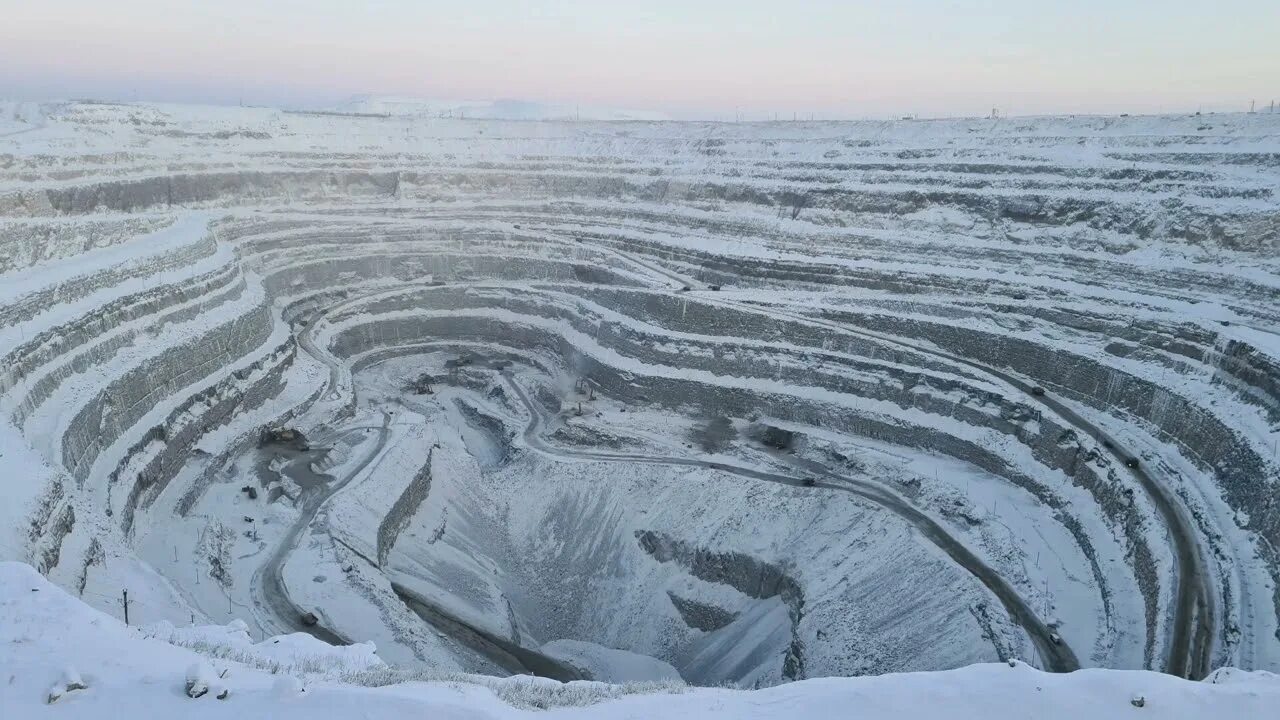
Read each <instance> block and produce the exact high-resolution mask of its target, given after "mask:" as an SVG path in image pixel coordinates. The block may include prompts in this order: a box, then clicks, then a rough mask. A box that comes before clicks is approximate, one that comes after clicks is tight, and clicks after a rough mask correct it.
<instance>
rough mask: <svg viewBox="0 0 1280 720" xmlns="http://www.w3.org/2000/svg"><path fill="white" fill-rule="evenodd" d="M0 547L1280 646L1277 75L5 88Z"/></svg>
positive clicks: (300, 573) (174, 567) (534, 653)
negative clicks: (959, 101) (1265, 109)
mask: <svg viewBox="0 0 1280 720" xmlns="http://www.w3.org/2000/svg"><path fill="white" fill-rule="evenodd" d="M0 128H2V129H0V133H3V136H0V462H2V463H3V464H4V468H5V470H6V475H5V477H4V482H3V484H0V500H3V502H0V558H6V559H17V560H22V561H25V562H28V563H29V564H31V565H33V566H35V567H36V568H37V570H38V571H39V572H40V573H42V574H43V575H45V576H46V577H48V578H49V579H50V580H51V581H52V582H54V583H55V584H57V585H58V586H59V587H62V588H64V589H66V590H67V591H69V592H71V593H74V594H75V595H77V596H78V597H80V598H81V599H83V600H84V601H85V602H86V603H88V604H90V605H92V606H93V607H95V608H97V609H99V610H102V611H105V612H107V613H109V614H112V615H115V616H117V617H119V616H121V615H122V607H121V602H120V599H121V596H122V593H123V592H124V591H126V590H127V591H128V593H129V597H130V603H131V611H130V612H131V617H132V619H133V621H134V622H135V623H138V622H141V623H155V622H161V621H164V622H169V623H171V624H172V625H174V626H175V627H181V626H187V625H191V624H197V625H201V624H210V623H212V624H217V625H221V624H226V623H228V622H230V621H231V620H232V619H233V618H239V619H242V620H243V621H244V623H245V625H246V630H247V632H248V633H249V635H250V636H251V637H252V638H253V639H255V640H257V641H261V640H262V639H264V638H268V637H274V636H278V635H284V634H289V633H306V634H309V635H311V636H313V639H315V640H317V641H324V642H326V643H343V644H348V645H349V646H350V647H354V648H359V647H361V643H364V642H372V643H374V645H375V646H376V647H377V652H378V656H379V657H381V658H382V659H383V660H385V661H388V662H390V663H393V664H394V665H395V666H396V667H397V668H399V671H404V672H426V671H428V670H429V671H431V672H438V673H445V672H463V673H485V674H490V675H495V676H497V675H509V674H523V673H535V674H538V675H542V676H546V677H550V678H555V679H559V680H575V679H581V678H592V679H596V680H601V679H607V680H611V681H618V682H626V681H628V680H641V679H652V678H668V677H673V676H675V675H679V676H680V677H681V678H683V679H684V680H685V681H687V682H689V683H691V684H696V685H711V686H716V685H722V684H731V685H738V686H744V687H763V686H769V685H776V684H780V683H786V682H789V681H793V680H802V679H808V678H818V677H826V676H833V675H869V674H877V673H889V672H899V673H900V672H909V671H920V670H941V669H949V668H958V667H962V666H966V665H969V664H973V663H984V662H994V661H1003V660H1007V659H1009V658H1021V659H1023V660H1025V661H1026V662H1027V663H1029V664H1031V665H1034V666H1035V667H1038V668H1043V669H1049V670H1056V671H1063V672H1066V671H1072V670H1075V669H1077V668H1088V667H1109V668H1123V669H1141V668H1145V669H1155V670H1163V671H1166V672H1169V673H1171V674H1174V675H1179V676H1187V677H1192V678H1197V679H1198V678H1202V677H1204V676H1206V675H1208V674H1209V673H1210V672H1211V671H1212V670H1213V669H1215V668H1218V667H1223V666H1236V667H1243V668H1246V669H1268V670H1276V669H1280V634H1278V629H1277V628H1278V623H1277V612H1278V608H1280V590H1277V583H1276V579H1277V577H1280V555H1277V550H1276V548H1277V547H1280V503H1277V501H1276V498H1277V496H1278V487H1280V480H1278V479H1277V468H1278V465H1277V455H1276V447H1277V445H1276V443H1277V440H1278V439H1280V373H1278V369H1280V340H1278V339H1277V338H1278V337H1280V335H1278V333H1280V327H1277V322H1276V318H1277V317H1280V273H1278V270H1280V262H1278V261H1277V248H1278V243H1280V206H1278V204H1277V199H1276V195H1275V193H1276V187H1278V186H1280V162H1278V161H1277V158H1278V157H1280V119H1277V118H1276V117H1268V116H1262V115H1257V116H1253V115H1239V116H1215V117H1209V116H1205V117H1163V118H1085V117H1078V118H1032V119H1012V120H1007V119H1006V120H999V121H990V120H952V121H938V122H909V121H908V122H895V123H870V122H863V123H815V124H807V123H765V124H735V125H718V124H704V123H662V122H628V123H595V122H582V123H576V122H516V121H502V120H492V121H470V120H468V121H462V120H456V119H448V120H446V119H439V118H435V117H424V116H422V114H420V113H417V114H409V115H405V116H397V115H391V116H385V117H383V116H368V115H363V116H343V115H337V114H327V115H326V114H297V113H289V112H283V111H277V110H272V109H263V108H255V109H241V108H191V107H173V106H155V105H109V104H93V103H66V104H55V105H31V104H23V105H5V106H3V107H2V108H0Z"/></svg>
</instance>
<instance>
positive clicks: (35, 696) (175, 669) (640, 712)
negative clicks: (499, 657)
mask: <svg viewBox="0 0 1280 720" xmlns="http://www.w3.org/2000/svg"><path fill="white" fill-rule="evenodd" d="M242 634H243V633H242V632H240V631H238V630H237V629H236V627H235V626H232V627H229V628H228V627H205V628H200V629H198V630H192V631H188V632H186V633H174V632H173V631H172V630H171V629H170V628H166V627H150V628H136V627H126V626H125V625H124V624H122V623H121V622H119V621H118V620H116V619H115V618H112V617H109V616H107V615H104V614H102V613H100V612H97V611H95V610H93V609H91V608H89V607H87V606H86V605H84V604H83V603H81V602H80V601H79V600H77V599H75V598H73V597H71V596H69V595H68V594H67V593H65V592H64V591H62V590H61V589H59V588H57V587H56V586H54V585H52V584H50V583H49V582H48V581H46V580H45V579H44V578H42V577H41V576H40V575H39V574H37V573H36V572H35V571H34V570H33V569H32V568H30V567H29V566H26V565H22V564H19V563H0V647H3V648H4V651H3V653H0V677H2V678H4V682H0V708H3V710H4V714H5V717H6V718H14V719H15V720H16V719H17V718H36V717H44V716H46V715H49V713H51V712H53V713H56V714H57V716H58V717H64V718H86V719H89V720H105V719H106V718H141V717H175V718H176V717H181V718H201V717H227V716H228V714H235V715H237V716H239V717H264V718H265V717H270V718H280V719H281V720H284V719H287V718H306V720H317V719H325V718H354V717H360V718H368V719H369V720H380V719H382V718H387V719H388V720H390V719H391V718H396V719H399V718H405V717H432V718H457V719H459V720H464V719H466V720H470V719H475V720H480V719H482V718H494V719H497V718H518V717H556V718H558V717H564V718H634V717H682V718H704V717H705V718H735V719H745V718H770V719H772V718H779V717H805V718H847V717H859V718H868V719H873V718H895V719H896V718H914V717H920V718H933V717H948V718H975V719H981V720H1003V719H1005V718H1009V719H1012V718H1022V717H1035V718H1044V719H1045V720H1052V719H1054V718H1063V719H1064V720H1065V719H1067V718H1072V719H1074V718H1079V717H1089V718H1096V719H1097V720H1109V719H1110V718H1126V719H1127V718H1134V717H1143V716H1145V715H1151V716H1152V717H1159V718H1162V719H1165V720H1177V719H1178V718H1221V717H1231V718H1265V717H1270V716H1271V715H1272V714H1273V713H1274V710H1275V708H1276V707H1277V705H1280V677H1278V676H1275V675H1272V674H1270V673H1265V672H1258V673H1240V672H1220V673H1217V674H1215V675H1214V676H1213V677H1212V678H1210V679H1209V680H1208V681H1205V682H1192V681H1187V680H1181V679H1177V678H1173V677H1170V676H1168V675H1163V674H1158V673H1153V672H1143V671H1115V670H1087V671H1081V672H1077V673H1072V674H1070V675H1052V674H1048V673H1044V672H1041V671H1039V670H1035V669H1033V668H1031V667H1030V666H1028V665H1025V664H1023V663H1017V662H1013V663H1009V664H989V665H974V666H971V667H967V668H963V669H960V670H952V671H948V672H938V673H912V674H903V675H883V676H879V677H872V678H845V679H835V678H833V679H826V680H805V681H802V682H797V683H792V684H790V685H786V686H783V687H776V688H769V689H765V690H755V691H742V690H718V689H693V688H682V687H679V686H673V685H666V686H664V685H661V684H651V685H633V686H628V687H622V686H610V685H605V684H603V683H594V682H585V681H577V682H573V683H569V684H567V685H562V684H560V683H557V682H555V681H552V680H546V679H538V678H527V677H523V678H522V677H513V678H509V679H493V678H484V677H479V676H472V677H468V676H462V675H459V676H455V677H450V678H447V679H446V678H441V679H438V680H427V681H406V682H399V683H395V684H389V685H383V684H384V683H386V682H388V681H389V680H390V679H391V677H390V674H389V673H386V672H384V671H380V669H379V667H378V665H376V664H374V665H369V664H368V662H367V661H368V659H367V658H361V656H360V655H359V654H358V653H352V652H350V651H344V650H343V649H340V648H332V647H328V646H324V645H323V644H321V643H319V642H317V641H314V640H311V639H310V638H307V637H305V636H301V637H298V636H287V637H280V638H269V639H267V640H265V641H263V642H262V643H259V644H248V643H247V642H244V641H240V640H238V638H239V637H240V636H241V635H242ZM170 639H173V640H174V641H176V642H177V643H178V644H177V645H175V644H170V642H169V640H170ZM307 641H310V642H307ZM373 662H375V663H376V660H373ZM424 676H425V674H424ZM189 679H190V680H195V681H196V685H195V690H194V692H196V693H198V692H199V690H200V688H202V687H206V686H207V688H208V691H207V692H206V693H205V694H203V695H201V696H200V697H197V698H191V697H188V692H187V691H188V688H189V687H190V686H189V683H188V680H189ZM69 683H75V684H77V685H83V686H84V687H83V688H82V689H72V690H68V689H67V687H68V684H69ZM361 683H363V684H361ZM372 685H382V686H381V687H370V686H372ZM224 693H225V697H223V698H222V699H219V696H222V695H223V694H224ZM51 698H52V707H49V704H50V702H51ZM1135 703H1140V704H1141V707H1136V706H1135Z"/></svg>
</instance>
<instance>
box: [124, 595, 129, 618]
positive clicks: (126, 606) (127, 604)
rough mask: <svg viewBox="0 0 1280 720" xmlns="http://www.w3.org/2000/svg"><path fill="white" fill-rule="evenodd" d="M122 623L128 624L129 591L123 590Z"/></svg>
mask: <svg viewBox="0 0 1280 720" xmlns="http://www.w3.org/2000/svg"><path fill="white" fill-rule="evenodd" d="M124 624H125V625H128V624H129V591H128V590H125V591H124Z"/></svg>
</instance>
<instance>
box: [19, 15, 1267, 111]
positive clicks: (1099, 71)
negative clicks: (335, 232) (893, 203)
mask: <svg viewBox="0 0 1280 720" xmlns="http://www.w3.org/2000/svg"><path fill="white" fill-rule="evenodd" d="M0 13H2V14H3V17H4V18H5V22H4V23H3V24H0V97H4V98H12V99H52V98H65V97H96V98H101V99H108V100H134V99H137V100H153V101H171V102H198V103H213V104H236V103H239V102H244V103H252V104H272V105H285V106H299V107H324V106H329V105H332V104H335V103H338V102H341V101H343V100H345V99H347V98H349V97H351V96H353V95H396V96H410V97H421V98H476V99H498V98H515V99H520V100H527V101H534V102H544V103H565V104H578V103H580V104H583V105H594V106H607V107H618V108H634V109H644V110H651V111H657V112H662V113H666V114H668V115H669V116H671V117H675V118H687V119H693V118H709V119H731V118H737V117H741V118H743V119H764V118H768V117H770V116H772V115H779V116H782V117H787V118H790V117H792V116H793V114H796V115H799V116H810V115H812V116H814V117H817V118H821V119H831V118H855V117H877V116H884V115H902V114H919V115H921V116H939V115H975V114H986V113H987V112H989V111H990V110H991V109H992V108H998V109H999V110H1000V111H1001V112H1002V113H1004V114H1041V113H1045V114H1047V113H1108V112H1132V113H1142V112H1181V111H1191V110H1197V109H1203V110H1206V111H1207V110H1247V109H1249V104H1250V102H1251V101H1253V100H1256V101H1257V104H1258V106H1259V108H1262V107H1264V106H1266V105H1267V103H1269V102H1271V101H1272V100H1273V99H1275V98H1276V97H1278V96H1280V50H1278V49H1277V47H1276V45H1277V43H1276V41H1275V39H1274V37H1270V36H1269V35H1273V34H1274V29H1275V28H1277V27H1280V3H1274V2H1267V1H1265V0H1222V1H1220V2H1217V3H1212V4H1211V3H1203V2H1199V3H1195V2H1189V1H1188V0H1168V1H1167V2H1161V3H1157V2H1147V1H1146V0H1127V1H1121V2H1110V3H1107V2H1102V1H1101V0H1080V1H1079V2H1076V3H1073V4H1072V5H1071V7H1069V8H1068V7H1063V6H1061V5H1060V4H1057V3H1049V2H1044V1H1043V0H1022V1H1021V2H1015V1H1013V0H983V1H981V2H971V3H963V4H961V3H954V2H944V1H942V0H901V1H900V2H896V3H893V4H892V6H879V5H873V4H871V3H854V2H839V1H838V0H792V1H791V2H786V3H783V2H776V1H774V0H738V1H736V2H733V1H730V0H703V1H701V2H696V3H694V2H687V1H686V2H677V1H676V0H650V2H647V3H644V4H628V5H625V6H623V5H620V4H606V3H599V2H588V1H587V0H547V1H544V2H539V3H523V2H516V1H515V0H473V1H472V2H467V3H459V2H442V1H440V0H422V1H419V2H413V1H411V0H372V1H371V2H365V3H361V4H359V5H355V4H350V3H341V2H335V1H334V0H313V1H311V2H302V1H301V0H280V1H278V2H272V3H253V2H247V1H246V0H226V1H225V2H220V3H216V4H215V3H207V2H194V1H192V0H187V1H181V0H179V1H177V2H174V1H172V0H170V1H168V2H161V1H160V0H129V1H127V2H116V3H110V4H106V3H96V2H89V1H88V0H48V1H46V2H43V3H39V4H37V3H30V2H16V1H15V0H0Z"/></svg>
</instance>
